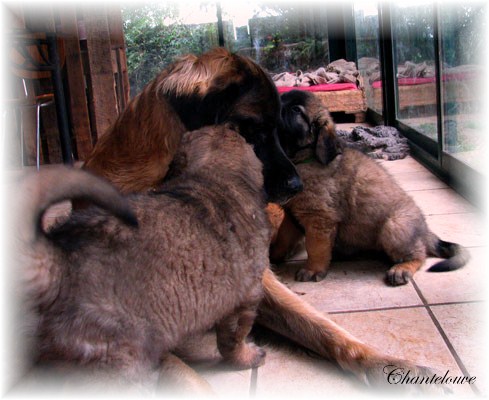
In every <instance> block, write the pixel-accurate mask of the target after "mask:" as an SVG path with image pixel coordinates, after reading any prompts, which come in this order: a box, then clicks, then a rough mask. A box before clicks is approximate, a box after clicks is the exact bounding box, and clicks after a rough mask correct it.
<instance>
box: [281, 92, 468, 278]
mask: <svg viewBox="0 0 489 400" xmlns="http://www.w3.org/2000/svg"><path fill="white" fill-rule="evenodd" d="M282 103H283V110H282V113H283V120H284V128H283V129H282V130H281V132H280V139H281V142H282V145H283V147H284V149H285V151H286V153H287V155H288V156H289V157H290V158H291V159H292V160H293V162H294V163H295V164H296V166H297V169H298V171H299V175H300V177H301V179H302V180H303V183H304V191H303V192H302V193H300V194H298V195H297V196H296V197H294V198H293V199H292V200H291V201H289V202H288V203H287V204H286V205H285V206H284V207H285V210H286V212H287V213H288V214H289V215H291V216H292V217H293V219H294V220H295V221H297V223H298V224H299V226H300V227H301V228H302V229H303V231H304V234H305V245H306V251H307V256H308V259H307V264H306V266H305V267H304V268H303V269H301V270H299V271H298V272H297V275H296V279H297V280H299V281H311V280H313V281H319V280H321V279H323V278H324V277H325V276H326V273H327V271H328V268H329V266H330V262H331V254H332V251H333V249H335V250H337V251H339V252H342V253H347V254H350V253H352V252H354V251H357V250H360V251H361V250H377V251H383V252H385V253H386V254H387V256H389V258H390V259H391V260H392V261H393V262H394V265H393V266H392V267H391V268H390V269H389V270H388V271H387V274H386V281H387V283H388V284H390V285H404V284H406V283H407V282H409V280H410V279H411V278H412V276H413V275H414V273H415V272H416V271H417V270H418V269H419V268H420V267H421V266H422V264H423V263H424V261H425V259H426V257H427V256H433V257H441V258H447V260H445V261H441V262H439V263H437V264H435V265H434V266H432V267H431V268H430V269H429V271H437V272H439V271H451V270H454V269H457V268H460V267H462V266H463V265H464V264H465V263H466V262H467V261H468V259H469V256H468V252H467V251H466V250H465V249H464V248H463V247H461V246H460V245H458V244H455V243H449V242H445V241H443V240H441V239H440V238H438V236H436V235H435V234H434V233H433V232H431V231H430V230H429V228H428V226H427V224H426V221H425V219H424V217H423V214H422V212H421V210H420V209H419V207H418V206H417V205H416V204H415V202H414V201H413V200H412V198H411V197H410V196H408V195H407V194H406V193H405V192H404V191H403V190H402V189H401V188H400V187H399V185H398V184H397V183H396V182H395V181H394V179H393V178H392V177H391V176H390V175H389V174H388V173H387V171H385V169H384V168H382V166H380V165H379V164H378V163H377V162H376V161H374V160H372V159H371V158H369V157H367V156H366V155H364V154H363V153H361V152H359V151H357V150H354V149H350V148H344V149H342V148H341V145H340V142H339V140H338V139H337V138H336V135H335V128H334V123H333V120H332V119H331V117H330V116H329V113H328V112H327V110H326V109H325V108H324V107H323V106H322V103H321V100H320V99H318V98H317V97H315V96H314V95H312V94H309V93H305V92H300V91H294V92H289V93H287V94H284V95H283V96H282ZM284 228H285V229H287V230H288V232H282V234H281V233H280V231H279V233H278V234H277V236H278V239H277V243H276V245H275V247H274V249H273V251H272V253H273V256H274V257H278V258H280V257H283V256H284V255H285V254H286V252H287V251H288V248H289V246H290V245H291V244H292V242H293V240H292V239H291V232H290V228H288V227H284ZM292 235H293V236H297V233H296V232H295V233H294V232H292ZM281 236H282V238H281ZM284 236H285V238H284ZM281 240H284V242H283V243H280V241H281Z"/></svg>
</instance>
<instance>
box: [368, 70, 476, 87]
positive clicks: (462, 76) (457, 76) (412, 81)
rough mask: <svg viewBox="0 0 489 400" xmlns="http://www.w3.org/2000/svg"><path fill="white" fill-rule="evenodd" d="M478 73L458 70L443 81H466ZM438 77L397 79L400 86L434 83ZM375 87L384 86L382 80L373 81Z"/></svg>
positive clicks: (445, 76) (447, 75)
mask: <svg viewBox="0 0 489 400" xmlns="http://www.w3.org/2000/svg"><path fill="white" fill-rule="evenodd" d="M475 78H476V74H475V73H472V72H458V73H452V74H450V73H448V74H444V75H443V76H442V80H443V82H446V81H464V80H468V79H475ZM435 81H436V79H435V77H434V76H432V77H429V78H399V79H398V80H397V82H398V84H399V86H409V85H423V84H425V83H433V82H435ZM372 87H373V88H380V87H382V81H375V82H374V83H372Z"/></svg>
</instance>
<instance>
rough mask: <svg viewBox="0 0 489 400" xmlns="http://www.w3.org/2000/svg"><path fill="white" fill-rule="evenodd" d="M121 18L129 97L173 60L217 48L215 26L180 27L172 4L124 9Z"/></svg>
mask: <svg viewBox="0 0 489 400" xmlns="http://www.w3.org/2000/svg"><path fill="white" fill-rule="evenodd" d="M122 17H123V24H124V35H125V41H126V55H127V67H128V71H129V81H130V85H131V95H132V96H134V95H135V94H136V93H139V92H140V91H141V90H142V88H143V87H144V86H145V85H146V84H147V83H148V82H149V81H150V80H151V79H153V78H154V77H155V76H156V75H157V74H158V73H159V72H161V71H162V70H163V69H164V68H165V67H166V66H167V65H168V64H170V63H171V62H172V61H174V60H175V58H176V57H178V56H181V55H183V54H188V53H194V54H200V53H202V52H205V51H207V50H209V49H210V48H212V47H215V46H216V45H217V27H216V24H199V25H184V24H183V23H182V22H181V20H180V18H179V13H178V5H176V4H171V3H166V2H162V3H155V4H145V5H137V4H136V5H131V6H125V7H123V8H122Z"/></svg>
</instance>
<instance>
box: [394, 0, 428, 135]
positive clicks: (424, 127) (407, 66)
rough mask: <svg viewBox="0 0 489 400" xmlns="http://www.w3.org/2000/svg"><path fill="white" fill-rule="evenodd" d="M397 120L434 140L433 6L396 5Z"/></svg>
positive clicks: (424, 4) (423, 4)
mask: <svg viewBox="0 0 489 400" xmlns="http://www.w3.org/2000/svg"><path fill="white" fill-rule="evenodd" d="M393 28H394V36H395V41H396V48H395V57H396V64H397V91H398V108H397V111H398V119H399V120H400V121H402V122H403V123H405V124H406V125H408V126H410V127H412V128H414V129H415V130H417V131H418V132H420V133H422V134H424V135H426V136H427V137H429V138H431V139H433V140H435V141H436V140H437V138H438V131H437V111H436V78H435V36H434V31H435V29H434V7H433V3H430V2H426V3H419V4H416V5H408V6H401V5H398V6H397V7H396V8H395V12H394V27H393Z"/></svg>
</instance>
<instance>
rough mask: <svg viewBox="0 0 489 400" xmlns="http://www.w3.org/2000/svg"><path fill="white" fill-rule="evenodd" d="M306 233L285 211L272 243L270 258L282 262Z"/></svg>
mask: <svg viewBox="0 0 489 400" xmlns="http://www.w3.org/2000/svg"><path fill="white" fill-rule="evenodd" d="M303 236H304V233H303V232H302V231H301V230H299V228H298V227H297V226H296V224H295V223H294V222H293V221H292V220H291V218H290V216H289V215H287V213H285V215H284V218H283V220H282V223H281V224H280V227H279V229H278V232H277V234H276V235H275V238H272V243H271V245H270V260H272V262H281V261H283V260H284V259H285V258H287V256H289V255H290V254H291V253H292V252H293V251H294V248H295V247H296V245H297V243H298V242H299V240H300V239H301V238H302V237H303Z"/></svg>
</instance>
